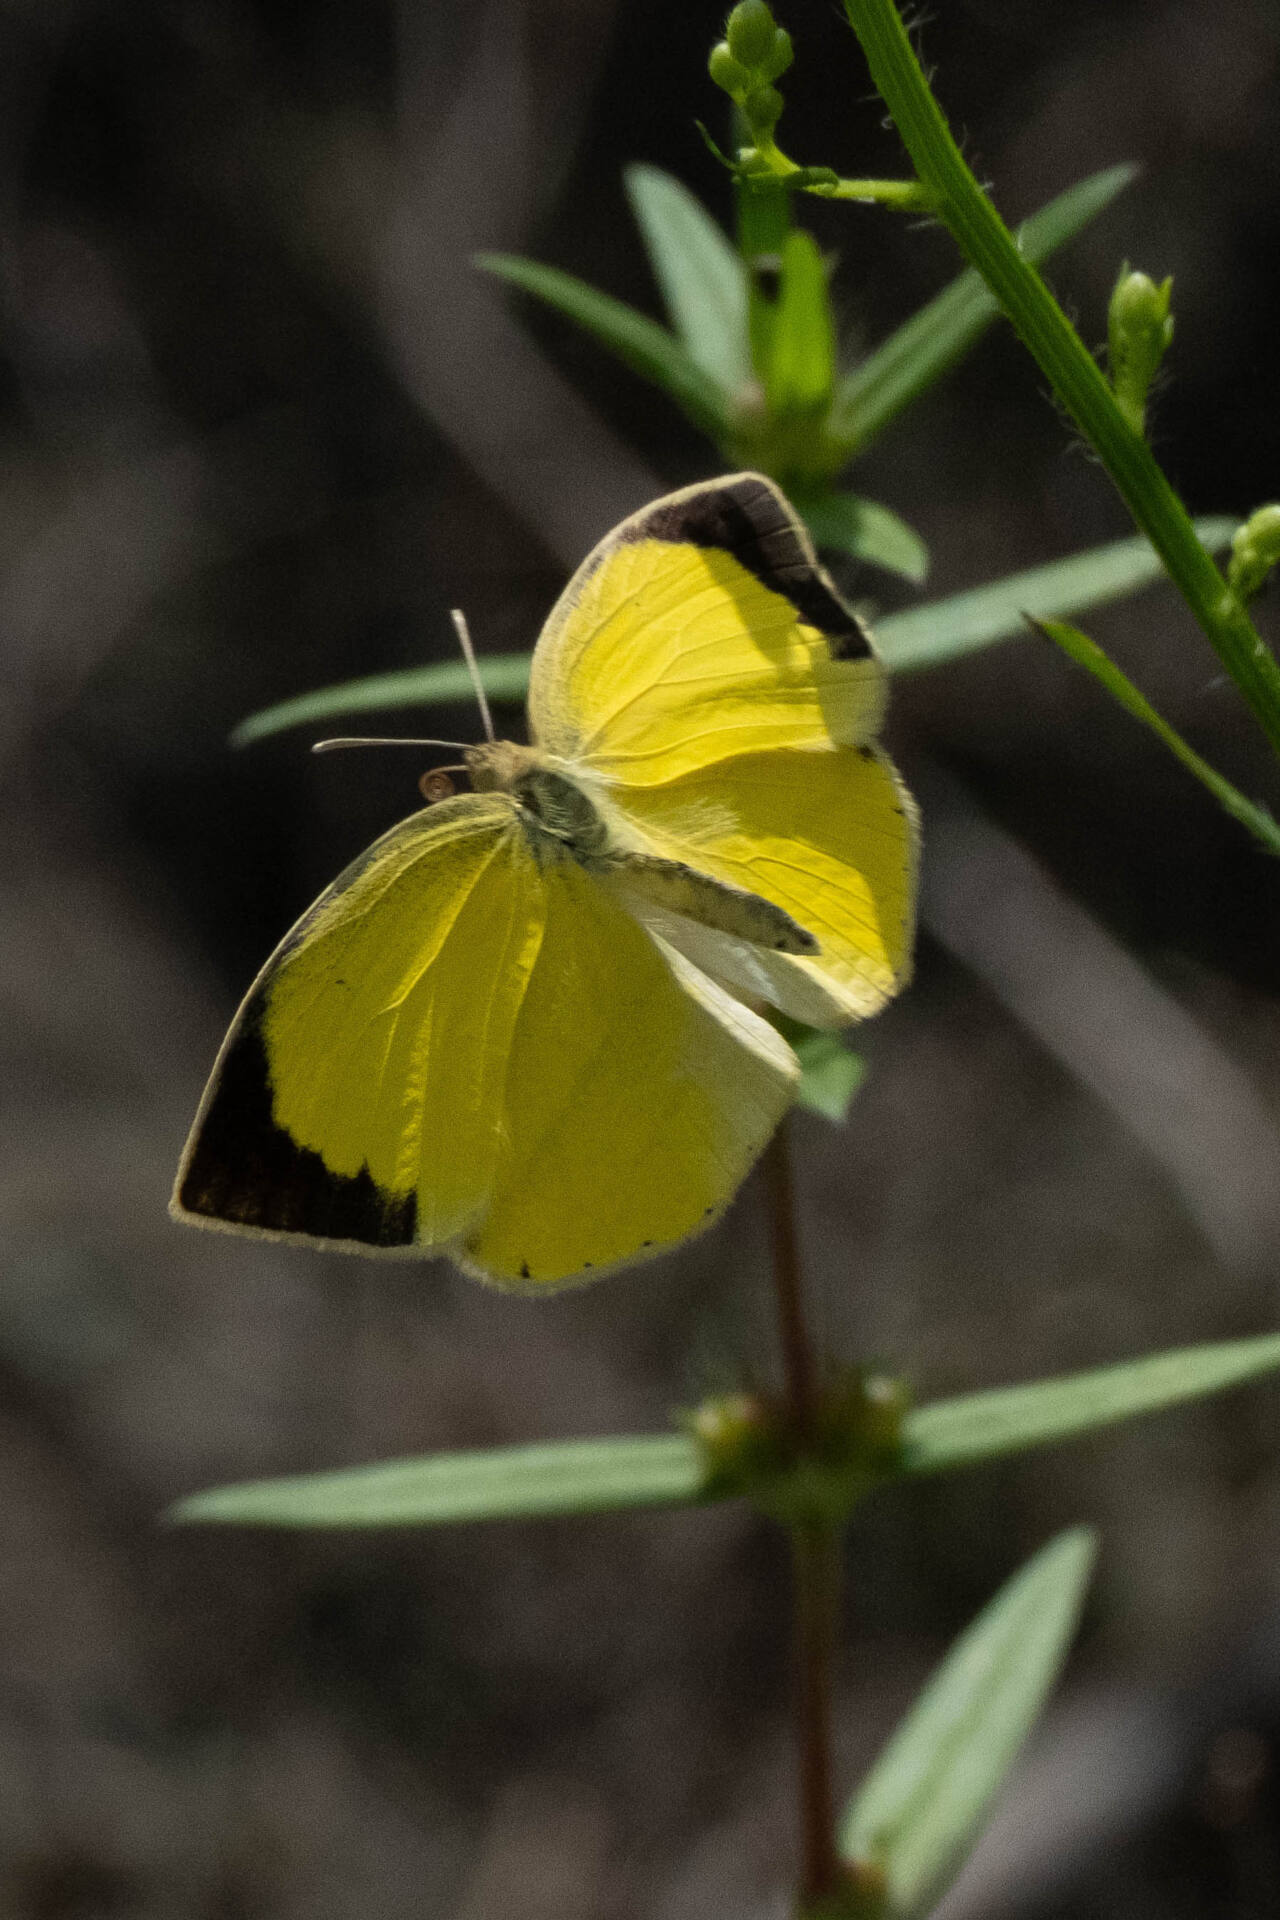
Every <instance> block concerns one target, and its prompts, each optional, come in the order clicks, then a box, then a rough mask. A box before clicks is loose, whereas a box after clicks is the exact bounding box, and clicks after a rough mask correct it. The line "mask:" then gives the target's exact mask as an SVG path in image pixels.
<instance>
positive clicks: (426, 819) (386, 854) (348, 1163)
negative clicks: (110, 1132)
mask: <svg viewBox="0 0 1280 1920" xmlns="http://www.w3.org/2000/svg"><path fill="white" fill-rule="evenodd" d="M542 909H543V894H542V888H541V883H540V880H539V876H538V873H537V870H536V867H535V866H534V863H533V861H532V859H531V857H530V855H529V851H528V847H527V845H526V842H525V838H524V835H523V834H522V833H521V831H520V829H519V827H518V826H517V824H516V818H515V808H514V806H513V804H512V802H511V801H510V800H509V799H508V798H507V797H506V796H504V795H486V796H483V797H478V796H476V797H466V798H462V799H459V800H455V801H447V802H444V803H442V804H441V805H439V806H437V807H433V808H430V809H428V810H427V811H426V812H424V813H419V814H416V815H414V816H412V817H411V818H410V819H408V820H406V821H403V822H402V823H401V825H400V826H398V827H396V828H395V829H393V831H392V832H391V833H389V834H387V835H385V836H384V837H383V839H382V840H380V841H379V842H378V843H377V844H376V845H375V846H374V847H372V848H371V849H370V850H369V852H368V853H367V854H366V855H365V856H364V858H363V860H362V861H360V862H358V863H357V864H356V866H355V867H353V868H352V869H350V870H349V872H348V873H346V874H344V875H343V876H342V877H341V879H339V880H338V881H337V882H335V884H334V885H333V886H332V887H331V888H330V889H329V891H328V892H327V893H326V894H324V895H322V897H321V899H320V900H319V901H317V903H316V905H315V906H314V907H313V908H312V909H311V911H310V913H309V914H307V915H306V916H305V918H304V919H303V920H302V921H301V922H300V923H299V925H298V927H296V928H295V929H294V931H293V932H292V933H291V934H290V935H289V936H288V937H287V938H286V939H285V941H284V942H283V943H282V945H281V947H280V948H279V950H278V951H277V953H276V954H275V955H273V957H272V959H271V960H270V961H269V962H268V963H267V965H266V967H265V968H264V969H263V972H262V973H261V975H260V976H259V978H258V980H257V981H256V982H255V984H254V986H253V988H252V989H251V991H250V993H249V995H248V998H247V999H246V1001H245V1003H244V1006H243V1007H242V1008H241V1010H240V1013H239V1015H238V1016H237V1019H236V1022H235V1025H234V1026H233V1028H232V1030H231V1033H230V1034H229V1036H228V1038H227V1041H226V1044H225V1046H224V1048H223V1052H222V1055H221V1058H220V1060H219V1063H218V1066H217V1067H216V1069H215V1071H214V1076H213V1079H212V1080H211V1082H210V1086H209V1089H208V1092H207V1093H206V1095H205V1100H204V1104H203V1106H202V1108H201V1112H200V1115H199V1116H198V1118H197V1120H196V1125H195V1127H194V1129H193V1132H192V1137H191V1141H190V1144H189V1146H188V1149H187V1154H186V1157H185V1159H184V1162H183V1166H182V1169H181V1171H180V1173H179V1177H178V1186H177V1190H176V1192H175V1196H174V1201H175V1210H176V1211H178V1212H180V1213H182V1214H185V1215H187V1216H190V1217H194V1218H196V1219H198V1220H201V1221H202V1222H211V1223H212V1224H215V1225H216V1224H219V1223H220V1222H221V1223H224V1224H230V1225H238V1226H241V1227H246V1228H250V1229H253V1228H256V1229H258V1230H261V1231H265V1232H269V1233H278V1234H287V1235H298V1236H301V1237H304V1238H307V1239H321V1240H327V1241H338V1242H351V1243H354V1244H356V1245H359V1246H364V1247H368V1248H372V1249H387V1250H391V1249H396V1248H401V1249H406V1248H414V1247H422V1248H429V1247H431V1246H435V1245H440V1244H443V1243H446V1242H448V1241H450V1240H451V1239H452V1238H453V1237H454V1236H456V1235H457V1234H458V1233H459V1232H460V1231H461V1230H462V1229H463V1228H464V1227H465V1226H466V1225H467V1224H468V1223H469V1222H470V1221H471V1220H472V1219H474V1218H475V1216H476V1215H477V1213H478V1212H479V1211H480V1210H481V1209H482V1208H483V1207H484V1206H485V1205H487V1203H488V1200H489V1196H490V1191H491V1188H492V1183H493V1174H494V1167H495V1164H496V1160H497V1154H498V1145H499V1137H500V1133H501V1112H502V1091H503V1084H504V1079H505V1074H506V1061H507V1050H508V1047H509V1044H510V1038H511V1033H512V1030H513V1028H514V1025H515V1020H516V1015H517V1013H518V1011H519V1007H520V1002H521V1000H522V998H523V995H524V991H525V987H526V985H527V982H528V978H529V973H530V970H531V968H532V964H533V960H534V957H535V956H536V953H537V947H538V943H539V940H540V938H541V933H542Z"/></svg>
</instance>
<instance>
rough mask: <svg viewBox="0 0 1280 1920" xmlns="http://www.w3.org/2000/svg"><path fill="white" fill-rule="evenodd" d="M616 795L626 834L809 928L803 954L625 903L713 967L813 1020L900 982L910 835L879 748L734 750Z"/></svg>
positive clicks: (909, 905)
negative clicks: (814, 947) (657, 783)
mask: <svg viewBox="0 0 1280 1920" xmlns="http://www.w3.org/2000/svg"><path fill="white" fill-rule="evenodd" d="M615 798H616V800H617V802H618V813H619V816H620V821H619V828H620V831H621V832H623V833H627V834H629V835H634V836H635V838H636V842H637V844H638V845H639V846H641V847H643V848H644V849H645V850H647V851H650V852H653V853H657V854H659V855H662V856H664V857H665V858H668V859H676V860H683V861H687V862H688V863H689V865H690V866H693V867H696V868H697V869H698V870H699V871H700V872H702V873H706V874H710V875H711V876H712V877H713V878H714V879H718V880H723V881H725V882H727V883H728V884H729V885H731V886H735V887H743V888H746V889H747V890H748V891H749V892H751V893H755V894H759V895H760V896H761V897H762V898H763V899H766V900H771V901H772V902H773V903H774V904H775V905H776V906H779V907H782V908H783V909H784V910H785V911H786V912H787V913H789V914H790V915H791V917H792V918H793V919H794V920H796V921H798V922H799V923H800V925H801V926H802V927H805V928H807V929H808V931H809V932H810V933H812V934H814V935H815V936H816V938H817V941H818V952H817V953H816V954H814V955H812V956H809V955H805V954H790V953H777V952H771V951H770V950H769V949H768V948H767V947H763V946H759V945H753V944H751V943H749V942H747V941H744V940H735V939H731V938H730V937H729V936H727V935H725V934H723V933H720V932H717V931H715V930H713V929H711V928H709V927H705V926H699V925H698V924H697V923H696V922H694V921H692V920H690V919H686V918H679V919H678V918H677V916H675V915H670V916H667V915H664V914H662V913H661V912H659V913H656V914H655V913H654V912H652V911H651V910H647V909H646V907H645V906H644V904H643V902H634V903H633V904H634V905H635V908H636V910H637V911H639V912H640V913H641V914H642V917H644V918H645V919H646V920H647V921H648V923H649V924H650V925H651V926H652V927H653V928H654V930H655V931H657V932H659V933H662V934H664V935H665V937H666V938H668V939H669V940H671V941H672V942H673V943H675V944H676V945H677V946H678V947H679V948H680V950H681V951H682V952H683V953H685V954H686V955H687V956H688V957H689V958H690V959H692V960H693V961H695V962H696V963H697V964H698V965H699V966H701V967H703V968H704V969H705V970H706V971H708V972H709V973H711V974H712V975H713V976H715V977H716V978H719V979H722V980H725V981H726V982H728V983H729V984H731V985H732V986H733V987H734V988H735V989H736V990H738V991H740V992H744V993H747V994H749V995H751V996H753V997H755V998H758V999H762V1000H768V1001H770V1002H771V1003H772V1004H773V1005H774V1006H777V1007H780V1008H781V1009H782V1011H783V1012H784V1013H789V1014H791V1015H792V1017H793V1018H795V1019H798V1020H804V1021H807V1022H808V1023H809V1024H810V1025H811V1026H817V1027H833V1026H843V1025H845V1024H846V1023H847V1022H849V1021H850V1020H860V1019H864V1018H865V1017H866V1016H867V1015H868V1014H871V1013H875V1012H876V1011H877V1009H878V1008H880V1007H881V1006H883V1005H884V1003H885V1001H886V1000H887V999H889V998H890V996H891V995H893V994H894V993H896V992H898V991H899V989H900V988H901V987H902V986H903V985H904V984H905V982H906V978H907V974H908V971H909V968H910V958H911V941H912V932H913V928H914V919H915V895H916V866H917V855H918V839H919V835H918V829H917V824H916V813H915V807H914V805H913V803H912V801H911V797H910V795H909V794H908V793H907V791H906V789H905V787H904V786H903V784H902V782H901V781H900V780H899V778H898V775H897V773H896V772H895V770H894V767H893V765H892V762H891V761H889V760H888V759H887V758H886V757H885V755H883V754H881V753H879V752H877V751H876V750H875V749H873V748H869V747H865V748H848V747H839V748H829V749H828V750H827V751H826V752H825V753H824V752H800V753H795V752H793V753H756V754H743V755H739V756H737V757H736V758H734V759H731V760H725V761H722V762H720V763H719V764H718V765H716V766H715V767H712V768H709V769H707V770H706V771H705V772H701V773H695V774H689V775H686V776H685V778H684V779H682V780H672V781H669V782H668V783H667V784H666V785H664V786H661V787H643V788H640V787H633V788H628V789H626V791H625V792H624V793H618V794H616V795H615Z"/></svg>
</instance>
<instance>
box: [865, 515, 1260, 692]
mask: <svg viewBox="0 0 1280 1920" xmlns="http://www.w3.org/2000/svg"><path fill="white" fill-rule="evenodd" d="M1195 526H1196V533H1197V535H1198V537H1199V538H1200V540H1201V541H1202V542H1203V543H1204V545H1205V546H1206V547H1207V548H1208V549H1209V550H1210V551H1211V552H1213V551H1215V550H1216V549H1218V548H1220V547H1225V546H1226V545H1227V543H1228V541H1229V540H1230V538H1231V535H1232V534H1233V532H1234V531H1235V527H1236V522H1235V521H1234V520H1228V519H1226V518H1223V517H1218V518H1216V519H1207V520H1197V521H1196V523H1195ZM1163 578H1164V567H1163V564H1162V563H1161V560H1160V558H1159V555H1158V554H1157V553H1156V551H1155V548H1154V547H1153V546H1152V545H1151V543H1150V542H1149V541H1148V540H1146V539H1145V538H1144V537H1143V536H1142V535H1141V534H1138V535H1135V536H1134V538H1133V539H1130V540H1115V541H1112V542H1111V544H1110V545H1109V546H1105V547H1091V548H1090V549H1089V551H1088V552H1087V553H1074V554H1072V555H1071V556H1070V558H1069V559H1066V560H1052V561H1050V563H1049V565H1048V566H1045V567H1032V568H1030V569H1029V571H1028V572H1026V573H1011V574H1010V575H1009V576H1008V578H1007V579H1004V580H993V581H992V582H991V583H990V584H989V585H988V586H983V587H974V588H972V589H971V590H970V591H969V592H968V593H957V594H955V595H953V596H952V598H951V599H949V600H935V601H933V602H932V603H931V604H930V605H929V606H924V607H912V608H911V609H910V611H909V612H907V613H895V614H891V615H890V617H889V618H888V619H887V620H883V621H881V622H880V624H879V625H878V627H877V628H876V638H877V641H878V642H879V649H880V653H881V656H882V658H883V660H884V662H885V665H886V666H887V667H888V668H889V670H890V672H892V673H918V672H920V671H921V670H922V669H923V668H925V667H940V666H942V665H943V664H944V663H945V662H946V661H948V660H958V659H960V658H961V656H962V655H964V654H966V653H977V652H978V651H979V650H980V649H981V648H982V647H989V646H990V645H991V644H992V642H993V641H996V640H1011V639H1013V638H1015V637H1016V636H1018V635H1023V636H1025V634H1026V631H1027V628H1026V618H1025V616H1026V615H1027V614H1032V615H1034V616H1035V618H1037V619H1040V620H1043V619H1056V618H1058V617H1060V616H1061V615H1063V614H1070V613H1080V612H1083V611H1084V609H1085V608H1086V607H1097V606H1101V605H1102V604H1103V603H1104V601H1107V600H1117V599H1119V598H1121V596H1122V595H1124V594H1126V593H1135V592H1136V591H1137V590H1138V588H1139V587H1146V586H1150V585H1151V583H1152V582H1153V581H1155V580H1160V579H1163Z"/></svg>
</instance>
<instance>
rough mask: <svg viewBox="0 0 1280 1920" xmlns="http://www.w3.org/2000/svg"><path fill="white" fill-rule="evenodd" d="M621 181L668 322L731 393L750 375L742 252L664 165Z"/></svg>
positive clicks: (634, 171) (632, 170)
mask: <svg viewBox="0 0 1280 1920" xmlns="http://www.w3.org/2000/svg"><path fill="white" fill-rule="evenodd" d="M622 178H623V182H624V184H625V186H626V190H627V197H628V198H629V200H630V201H631V210H632V212H633V213H634V214H635V217H636V221H637V223H638V225H639V227H640V232H641V235H642V237H643V239H644V244H645V249H646V251H647V252H648V255H649V263H650V265H651V266H652V268H653V273H654V278H655V279H656V280H657V282H658V285H659V287H660V288H661V290H662V297H663V299H664V301H665V302H666V307H667V312H668V313H669V314H670V315H671V324H672V325H673V326H674V328H675V330H676V332H677V334H678V335H679V336H680V339H681V341H682V343H683V345H684V347H685V350H686V351H687V353H688V355H689V357H690V359H691V360H694V361H696V362H697V364H698V366H700V367H701V368H702V370H703V372H704V373H706V374H709V375H710V377H711V378H712V379H713V380H714V381H715V382H716V384H717V386H718V387H719V388H720V389H721V390H724V391H728V392H730V393H733V392H736V390H737V389H738V388H739V387H741V386H744V385H745V384H746V382H747V381H748V380H749V379H750V378H751V349H750V345H749V343H748V339H747V276H746V272H745V269H744V267H743V264H742V261H741V259H740V258H739V255H738V252H737V249H736V248H735V247H734V246H733V244H732V242H731V241H730V240H729V239H728V238H727V237H726V235H725V234H724V233H722V232H721V230H720V228H719V227H718V226H717V225H716V223H715V221H714V220H713V219H712V218H711V215H710V214H709V213H708V212H707V210H706V208H705V207H704V206H703V205H702V202H701V201H700V200H697V199H695V198H694V196H693V194H691V193H690V192H689V189H688V188H687V187H686V186H684V185H683V184H682V183H681V182H680V181H679V180H677V179H676V178H675V177H674V175H672V174H670V173H664V172H663V170H662V169H661V167H647V166H632V167H628V168H627V169H626V171H625V172H624V174H623V176H622Z"/></svg>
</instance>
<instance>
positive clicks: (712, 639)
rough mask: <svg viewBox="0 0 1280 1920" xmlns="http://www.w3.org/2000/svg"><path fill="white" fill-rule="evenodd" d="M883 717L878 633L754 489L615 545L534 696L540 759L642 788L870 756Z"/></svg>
mask: <svg viewBox="0 0 1280 1920" xmlns="http://www.w3.org/2000/svg"><path fill="white" fill-rule="evenodd" d="M883 706H884V674H883V669H882V668H881V667H880V665H879V662H878V661H877V660H876V659H875V657H874V655H873V654H872V651H871V647H870V644H869V642H868V639H867V636H866V633H865V632H864V630H863V628H862V627H861V625H860V623H859V622H858V620H857V619H856V617H855V616H854V615H853V614H852V613H851V612H850V611H849V609H848V608H847V607H845V606H844V605H843V603H842V602H841V601H840V600H839V598H838V597H837V595H836V594H835V592H834V590H833V589H832V587H831V585H830V582H829V581H828V580H827V578H826V575H825V574H824V573H823V572H822V570H821V569H820V567H819V566H818V563H817V559H816V557H815V555H814V551H813V547H812V544H811V543H810V541H809V538H808V535H807V534H806V533H805V531H804V528H803V527H802V526H801V524H800V522H799V521H798V520H797V519H796V517H795V515H794V513H793V512H792V511H791V509H790V507H789V506H788V505H787V503H786V500H785V499H784V498H783V496H782V494H780V493H779V492H778V490H777V488H776V487H774V486H773V485H772V483H771V482H769V481H767V480H764V479H762V478H761V477H760V476H759V475H758V474H739V475H735V476H733V477H732V478H730V479H728V480H722V481H715V482H709V483H707V484H706V485H704V486H698V487H688V488H686V489H685V490H684V492H683V493H676V494H672V495H670V496H669V497H668V498H667V499H666V500H661V501H658V502H656V503H655V505H654V506H652V507H649V508H646V509H645V511H644V512H642V513H639V514H636V515H634V516H633V517H632V518H631V519H630V520H626V521H624V522H623V523H622V525H621V526H620V527H618V528H617V529H615V531H614V532H613V533H611V534H610V535H609V536H608V537H607V539H605V540H603V541H602V542H601V543H600V545H599V546H598V547H597V548H596V549H595V551H594V552H593V553H592V554H591V555H590V556H589V557H588V559H587V560H586V561H585V562H584V563H583V565H582V566H581V567H580V568H579V569H578V572H577V573H576V574H575V575H574V577H573V579H572V580H571V581H570V583H569V585H568V587H567V588H566V589H565V592H564V594H563V595H562V596H561V599H560V601H559V602H558V603H557V605H556V607H555V609H554V611H553V612H552V615H551V618H550V619H549V620H548V622H547V625H546V627H545V628H544V629H543V633H542V636H541V638H540V639H539V641H538V645H537V649H536V651H535V653H534V659H533V670H532V679H531V683H530V694H529V715H530V720H531V723H532V726H533V730H534V733H535V736H536V738H537V739H538V741H539V743H540V744H541V745H542V746H543V747H544V748H546V749H547V750H548V751H549V752H552V753H555V754H559V755H561V756H563V757H564V758H565V759H567V760H570V761H574V762H576V763H578V764H580V765H581V766H583V767H584V768H586V769H588V770H589V771H590V772H591V773H592V774H596V775H599V776H601V777H602V778H604V779H606V780H610V781H613V780H617V781H622V782H624V783H626V784H628V785H638V786H640V785H643V786H648V785H653V784H656V783H659V782H662V781H665V780H671V779H676V778H679V777H680V776H682V775H684V774H687V773H690V772H693V771H696V770H697V769H698V768H701V767H706V766H710V765H713V764H715V763H717V762H719V761H721V760H723V759H725V758H727V757H730V756H732V755H735V754H739V753H748V752H756V751H759V750H761V749H765V748H770V747H804V746H825V745H829V744H830V742H831V741H832V740H837V741H841V742H847V743H850V744H859V743H861V742H864V741H866V740H868V739H870V738H871V736H872V735H873V734H874V732H875V730H876V727H877V726H878V724H879V721H880V717H881V713H882V710H883Z"/></svg>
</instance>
